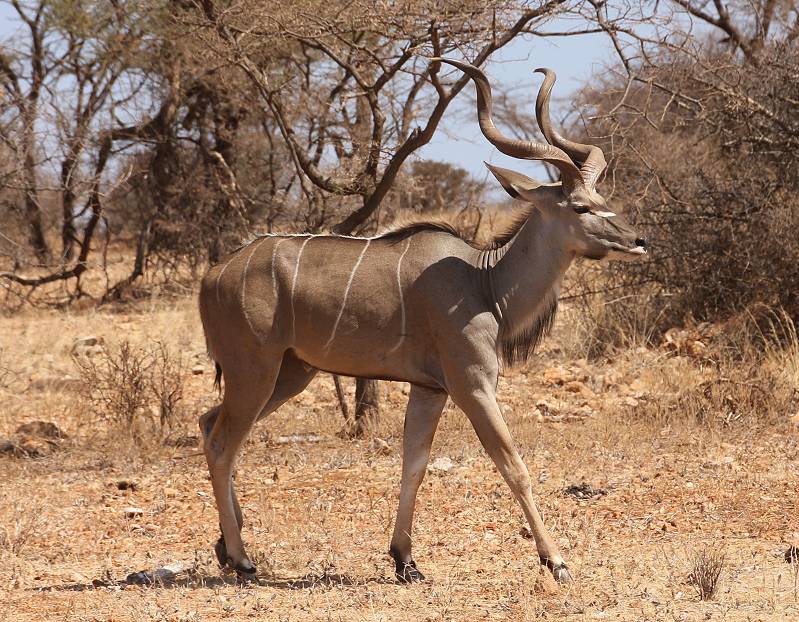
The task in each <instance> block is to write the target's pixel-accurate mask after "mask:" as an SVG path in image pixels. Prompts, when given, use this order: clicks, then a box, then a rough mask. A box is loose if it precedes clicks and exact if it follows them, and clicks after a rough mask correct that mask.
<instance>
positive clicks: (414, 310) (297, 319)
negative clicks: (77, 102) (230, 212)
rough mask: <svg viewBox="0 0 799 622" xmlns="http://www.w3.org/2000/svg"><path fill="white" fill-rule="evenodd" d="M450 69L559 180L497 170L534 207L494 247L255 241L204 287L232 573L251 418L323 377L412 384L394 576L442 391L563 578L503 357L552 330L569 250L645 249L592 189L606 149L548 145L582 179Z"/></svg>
mask: <svg viewBox="0 0 799 622" xmlns="http://www.w3.org/2000/svg"><path fill="white" fill-rule="evenodd" d="M448 62H449V61H448ZM456 64H457V66H458V67H460V68H461V69H463V70H464V71H466V72H467V73H469V75H470V76H472V77H473V78H474V79H475V81H476V82H477V83H478V85H479V87H480V91H479V97H478V105H479V115H478V119H479V122H480V126H481V129H482V130H483V133H484V134H485V135H486V137H487V138H488V139H489V140H490V141H491V142H492V143H493V144H494V145H496V146H497V147H498V148H500V149H502V150H504V151H505V152H506V153H511V154H512V155H516V156H517V157H521V158H526V159H542V160H545V161H547V162H550V163H552V164H554V165H556V166H558V168H559V169H560V170H561V177H562V180H563V182H564V183H563V184H562V185H552V184H550V185H542V184H539V183H537V182H535V181H533V180H531V179H529V178H527V177H525V176H523V175H521V174H519V173H516V172H514V171H509V170H506V169H498V168H496V167H490V168H491V170H492V172H493V173H494V175H495V176H496V177H497V179H498V180H499V181H500V183H501V184H502V186H503V187H504V188H505V189H506V190H508V191H509V192H511V194H513V195H514V196H517V197H518V198H520V199H521V200H523V201H526V202H527V203H529V204H530V207H529V208H528V211H527V212H525V213H524V215H523V217H520V219H519V220H516V221H514V222H513V223H512V225H511V227H510V228H509V230H508V231H507V232H505V233H504V234H502V235H500V236H498V237H497V238H496V239H495V240H494V241H493V243H492V244H491V245H490V246H491V247H490V248H482V249H481V248H477V247H475V246H474V245H471V244H469V243H467V242H465V241H464V240H463V239H461V238H460V237H459V236H458V234H457V232H456V231H455V230H454V229H452V228H451V227H449V226H447V225H445V224H441V223H416V224H414V225H410V226H407V227H403V228H400V229H399V230H396V231H393V232H390V233H387V234H385V235H383V236H379V237H377V238H372V239H365V238H347V237H340V236H324V235H323V236H311V235H300V236H279V235H278V236H263V237H260V238H257V239H256V240H254V241H253V242H251V243H250V244H248V245H246V246H244V247H242V248H241V249H239V250H238V251H237V252H235V253H233V254H232V255H231V256H230V257H228V258H226V259H225V260H224V261H223V262H222V263H221V264H219V265H218V266H214V267H213V268H211V269H210V270H209V271H208V273H207V274H206V275H205V277H204V278H203V281H202V286H201V289H200V300H199V303H200V314H201V317H202V322H203V328H204V330H205V335H206V341H207V345H208V351H209V353H210V355H211V357H212V358H213V360H214V362H215V363H216V364H217V365H218V368H217V369H221V373H222V375H223V376H224V381H225V382H224V395H223V398H222V403H221V404H220V405H218V406H216V407H214V408H212V409H211V410H209V411H208V412H207V413H205V414H204V415H203V416H202V417H201V418H200V428H201V430H202V432H203V438H204V449H205V455H206V459H207V461H208V468H209V472H210V475H211V484H212V487H213V490H214V497H215V499H216V504H217V509H218V511H219V524H220V527H221V530H222V536H221V537H220V539H219V541H218V542H217V545H216V548H215V551H216V553H217V556H218V558H219V559H220V562H223V563H226V564H227V565H229V566H230V567H232V568H235V569H236V570H237V571H239V572H240V573H244V574H252V573H254V572H255V568H254V566H253V565H252V563H251V562H250V560H249V558H248V557H247V554H246V552H245V550H244V544H243V542H242V539H241V533H240V531H241V527H242V524H243V517H242V512H241V508H240V507H239V504H238V501H237V500H236V495H235V492H234V490H233V484H232V475H233V466H234V464H235V460H236V457H237V455H238V452H239V450H240V448H241V446H242V443H243V442H244V440H245V438H246V437H247V435H248V434H249V432H250V430H251V428H252V426H253V425H254V424H255V422H256V421H257V420H259V419H263V418H265V417H267V416H268V415H269V414H270V413H272V412H274V411H275V410H276V409H277V408H279V407H280V405H281V404H283V403H284V402H285V401H286V400H288V399H290V398H291V397H293V396H294V395H296V394H298V393H300V392H301V391H302V390H304V389H305V387H306V386H307V385H308V383H309V382H310V381H311V379H312V378H313V377H314V375H315V374H316V373H317V372H318V371H319V370H323V371H330V372H335V373H338V374H346V375H353V376H360V377H370V378H385V379H392V380H401V381H405V382H408V383H410V385H411V389H410V397H409V400H408V407H407V410H406V414H405V426H404V432H403V459H402V483H401V486H400V499H399V506H398V510H397V518H396V521H395V524H394V532H393V535H392V538H391V549H390V550H391V554H392V556H393V557H394V560H395V563H396V574H397V578H398V579H399V580H401V581H415V580H419V579H421V578H423V576H422V574H421V572H420V571H419V570H418V569H417V567H416V564H415V562H414V561H413V558H412V555H411V531H412V524H413V514H414V507H415V500H416V493H417V490H418V488H419V485H420V484H421V481H422V478H423V477H424V473H425V470H426V466H427V461H428V458H429V455H430V447H431V444H432V441H433V436H434V434H435V430H436V427H437V425H438V421H439V418H440V416H441V413H442V410H443V408H444V405H445V403H446V400H447V398H448V397H449V398H451V399H452V401H453V402H454V403H455V404H456V405H457V406H458V407H460V408H461V410H462V411H463V412H464V413H465V415H466V417H467V418H468V419H469V421H470V422H471V424H472V426H473V427H474V429H475V431H476V433H477V436H478V438H479V439H480V442H481V443H482V444H483V447H484V448H485V449H486V451H487V453H488V455H489V456H490V457H491V459H492V460H493V461H494V463H495V464H496V466H497V468H498V469H499V471H500V473H501V474H502V476H503V477H504V478H505V480H506V482H507V483H508V485H509V487H510V489H511V490H512V492H513V494H514V496H515V498H516V499H517V500H518V502H519V504H520V505H521V508H522V511H523V512H524V514H525V517H526V518H527V521H528V523H529V525H530V529H531V531H532V533H533V536H534V538H535V542H536V548H537V550H538V556H539V559H540V560H541V563H543V564H544V565H546V566H547V567H548V568H549V569H550V570H551V571H552V572H553V574H554V575H555V578H556V579H558V580H561V581H566V580H569V579H570V574H569V572H568V570H567V569H566V566H565V564H564V562H563V558H562V556H561V554H560V551H559V550H558V547H557V545H556V544H555V542H554V541H553V540H552V538H551V536H550V535H549V533H548V532H547V530H546V528H545V527H544V524H543V521H542V520H541V516H540V514H539V513H538V509H537V508H536V505H535V501H534V499H533V495H532V485H531V479H530V476H529V473H528V472H527V468H526V467H525V465H524V463H523V462H522V460H521V458H520V457H519V454H518V452H517V451H516V449H515V448H514V446H513V441H512V439H511V436H510V432H509V431H508V429H507V426H506V425H505V422H504V420H503V418H502V414H501V411H500V409H499V406H498V404H497V401H496V387H497V381H498V376H499V373H500V368H501V366H502V364H506V365H510V364H513V363H517V362H521V361H523V360H525V359H526V357H527V356H529V354H530V352H531V351H532V349H533V348H534V347H535V345H536V344H537V343H538V341H539V340H540V339H541V337H542V336H543V335H544V334H545V332H546V330H547V328H548V327H549V325H550V324H551V322H552V317H553V316H554V313H555V306H556V303H557V298H558V291H559V287H560V282H561V279H562V278H563V274H564V273H565V271H566V270H567V268H568V267H569V265H571V263H572V260H573V259H574V258H575V257H578V256H581V257H589V258H594V259H599V258H603V257H607V256H619V257H628V258H632V257H638V256H640V255H641V254H643V253H644V252H645V250H644V248H643V244H644V243H643V241H642V240H639V239H638V238H637V237H636V235H635V233H634V232H633V231H632V229H630V228H629V226H627V225H626V224H625V223H624V221H623V220H622V219H621V218H619V217H617V216H615V215H613V214H612V213H610V212H609V211H608V210H607V206H606V205H605V202H604V199H603V198H602V197H601V196H600V195H599V194H598V193H597V192H596V190H595V188H594V187H593V186H592V185H591V184H590V183H587V182H586V181H585V180H588V181H590V180H592V179H595V178H596V170H595V168H596V166H597V163H598V162H600V156H601V152H600V154H599V156H597V154H596V153H595V152H594V151H592V152H591V155H590V157H585V152H586V149H587V147H586V146H581V145H578V144H576V143H570V142H568V141H565V139H561V138H559V137H557V135H556V137H555V138H553V140H558V141H560V144H562V145H563V147H564V149H567V150H571V151H573V152H574V153H575V157H578V158H579V160H580V161H581V162H583V161H584V162H585V164H584V165H583V166H584V168H585V167H588V168H589V169H591V170H585V171H583V170H582V169H578V168H577V166H576V165H575V164H574V161H573V160H572V159H571V157H570V156H569V155H568V154H567V153H566V152H565V151H564V150H562V149H561V148H560V147H555V146H552V145H540V144H537V143H525V142H520V141H511V140H510V139H506V138H505V137H503V136H502V135H501V134H499V132H498V131H497V130H496V128H494V127H493V122H492V121H491V114H490V113H491V99H490V89H488V83H487V79H486V78H485V76H484V75H483V74H482V73H481V72H480V71H479V70H477V69H476V68H474V67H471V66H469V65H463V64H462V63H456ZM548 79H549V77H548ZM539 99H540V97H539ZM539 121H541V119H539ZM547 123H548V120H547ZM544 125H546V123H545V124H544ZM547 127H548V126H547ZM550 129H551V128H550ZM549 133H550V134H551V132H549ZM545 135H547V132H545ZM594 149H595V148H594ZM591 167H594V168H591ZM583 173H585V180H584V179H583V177H582V175H583Z"/></svg>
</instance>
